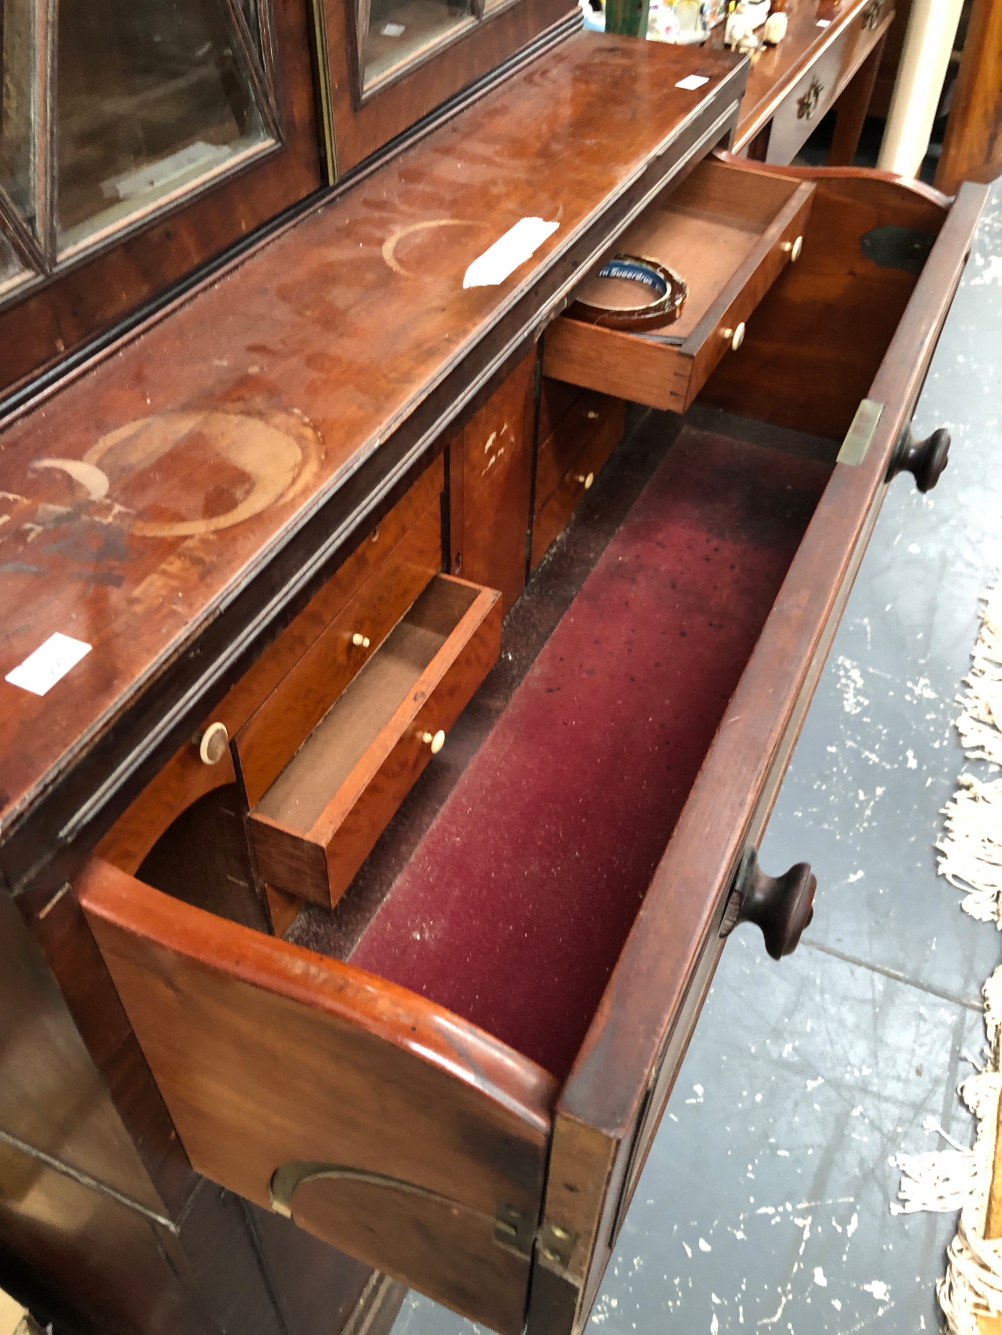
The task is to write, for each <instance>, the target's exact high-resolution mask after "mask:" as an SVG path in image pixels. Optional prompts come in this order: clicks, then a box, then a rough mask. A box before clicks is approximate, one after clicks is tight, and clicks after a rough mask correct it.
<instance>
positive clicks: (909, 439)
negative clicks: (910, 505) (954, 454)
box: [888, 426, 950, 491]
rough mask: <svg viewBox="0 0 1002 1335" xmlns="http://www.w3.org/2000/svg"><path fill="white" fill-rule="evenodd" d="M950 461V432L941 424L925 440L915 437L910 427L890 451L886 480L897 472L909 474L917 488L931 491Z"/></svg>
mask: <svg viewBox="0 0 1002 1335" xmlns="http://www.w3.org/2000/svg"><path fill="white" fill-rule="evenodd" d="M949 461H950V433H949V431H947V429H946V427H944V426H941V427H940V428H939V430H938V431H934V432H933V433H932V435H931V436H926V438H925V440H916V439H915V437H914V436H913V435H912V429H911V427H910V426H908V427H906V428H905V431H904V434H903V435H902V437H901V440H900V442H899V443H898V448H897V449H896V450H895V451H894V458H893V459H892V460H891V468H890V473H889V475H888V481H890V479H891V478H892V477H896V476H897V474H898V473H911V475H912V476H913V477H914V479H915V485H916V486H917V487H918V489H919V491H932V489H933V487H934V486H935V485H936V483H937V482H938V481H939V479H940V478H941V477H942V476H943V469H944V468H945V467H946V465H947V464H948V463H949Z"/></svg>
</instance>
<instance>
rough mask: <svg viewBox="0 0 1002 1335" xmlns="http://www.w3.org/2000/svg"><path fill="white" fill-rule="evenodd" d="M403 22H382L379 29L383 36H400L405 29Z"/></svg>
mask: <svg viewBox="0 0 1002 1335" xmlns="http://www.w3.org/2000/svg"><path fill="white" fill-rule="evenodd" d="M406 28H407V25H406V24H405V23H384V24H383V26H382V28H381V29H380V31H381V32H382V34H383V36H384V37H400V36H402V35H403V33H404V32H405V31H406Z"/></svg>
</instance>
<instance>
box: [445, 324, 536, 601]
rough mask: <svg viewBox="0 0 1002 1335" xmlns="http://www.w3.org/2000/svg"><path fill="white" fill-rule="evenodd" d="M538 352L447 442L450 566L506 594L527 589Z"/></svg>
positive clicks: (512, 598)
mask: <svg viewBox="0 0 1002 1335" xmlns="http://www.w3.org/2000/svg"><path fill="white" fill-rule="evenodd" d="M536 360H537V351H536V349H535V348H534V349H533V350H532V352H530V353H529V354H528V356H526V357H525V358H524V360H523V361H522V362H521V363H520V365H519V366H518V367H517V368H516V369H515V371H513V372H512V374H511V375H510V376H509V377H508V378H507V380H506V381H505V382H504V384H503V385H502V386H501V388H500V389H499V390H497V392H496V393H495V394H493V395H492V396H491V398H490V399H489V400H488V402H487V403H486V404H485V405H484V406H483V408H481V410H480V412H479V413H477V415H476V417H474V418H473V420H472V421H470V422H468V423H467V425H466V426H465V427H464V428H463V430H462V431H461V432H460V434H459V435H458V436H455V437H453V438H452V440H451V441H450V442H449V514H450V522H449V534H450V540H451V550H450V552H449V569H450V570H451V572H452V574H454V575H462V576H463V578H464V579H469V580H472V581H473V582H474V583H475V584H485V585H486V586H487V587H488V588H491V589H498V590H499V591H500V593H501V615H502V616H505V615H506V614H507V613H508V612H509V611H510V610H511V607H512V604H513V603H514V602H515V599H516V598H517V597H518V596H519V594H520V593H521V592H522V590H523V588H524V587H525V574H526V562H525V549H526V538H527V535H528V532H529V496H530V493H531V488H532V436H533V426H534V417H535V373H536Z"/></svg>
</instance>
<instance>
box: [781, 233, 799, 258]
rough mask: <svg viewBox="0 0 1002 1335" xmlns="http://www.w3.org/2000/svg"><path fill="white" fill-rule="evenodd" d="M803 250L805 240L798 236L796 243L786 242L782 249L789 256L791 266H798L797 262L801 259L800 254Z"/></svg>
mask: <svg viewBox="0 0 1002 1335" xmlns="http://www.w3.org/2000/svg"><path fill="white" fill-rule="evenodd" d="M803 248H804V238H803V237H802V236H798V237H797V239H796V241H784V242H783V245H782V247H781V249H783V250H785V251H786V253H787V255H789V257H790V263H791V264H796V262H797V260H799V259H800V252H801V251H802V250H803Z"/></svg>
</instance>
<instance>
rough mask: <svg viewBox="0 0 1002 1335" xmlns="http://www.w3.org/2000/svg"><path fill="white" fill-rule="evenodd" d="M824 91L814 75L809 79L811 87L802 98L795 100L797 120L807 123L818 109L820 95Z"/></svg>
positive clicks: (823, 87)
mask: <svg viewBox="0 0 1002 1335" xmlns="http://www.w3.org/2000/svg"><path fill="white" fill-rule="evenodd" d="M824 91H825V86H824V84H823V83H822V82H821V81H820V79H819V78H818V76H817V75H816V74H815V75H814V77H813V78H812V79H811V86H810V88H808V90H807V92H806V93H805V94H804V95H803V97H798V98H797V120H798V121H809V120H810V119H811V118H812V117H813V115H814V113H815V112H816V111H817V109H818V103H819V102H820V101H821V94H822V93H823V92H824Z"/></svg>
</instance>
